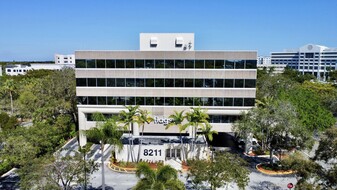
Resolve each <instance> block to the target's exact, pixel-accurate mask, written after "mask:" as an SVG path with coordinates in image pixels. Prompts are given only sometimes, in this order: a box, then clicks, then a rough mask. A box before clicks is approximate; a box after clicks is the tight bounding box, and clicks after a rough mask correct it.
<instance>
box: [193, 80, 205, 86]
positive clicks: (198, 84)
mask: <svg viewBox="0 0 337 190" xmlns="http://www.w3.org/2000/svg"><path fill="white" fill-rule="evenodd" d="M194 87H196V88H201V87H204V79H194Z"/></svg>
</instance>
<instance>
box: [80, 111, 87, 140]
mask: <svg viewBox="0 0 337 190" xmlns="http://www.w3.org/2000/svg"><path fill="white" fill-rule="evenodd" d="M86 123H87V118H86V117H85V114H84V113H83V112H81V111H80V110H78V128H79V144H80V146H84V145H85V144H87V137H86V136H85V134H84V130H86V129H87V128H86Z"/></svg>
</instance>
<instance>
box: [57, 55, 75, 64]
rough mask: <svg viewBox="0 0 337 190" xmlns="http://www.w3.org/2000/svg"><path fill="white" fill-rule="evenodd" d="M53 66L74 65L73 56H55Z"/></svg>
mask: <svg viewBox="0 0 337 190" xmlns="http://www.w3.org/2000/svg"><path fill="white" fill-rule="evenodd" d="M54 58H55V64H61V65H63V64H73V65H74V64H75V55H73V54H72V55H61V54H55V56H54Z"/></svg>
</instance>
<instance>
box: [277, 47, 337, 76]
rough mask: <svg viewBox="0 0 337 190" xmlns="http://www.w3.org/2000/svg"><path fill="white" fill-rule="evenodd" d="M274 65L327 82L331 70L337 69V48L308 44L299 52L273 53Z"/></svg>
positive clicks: (298, 50)
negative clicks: (286, 67)
mask: <svg viewBox="0 0 337 190" xmlns="http://www.w3.org/2000/svg"><path fill="white" fill-rule="evenodd" d="M271 63H272V64H273V65H287V66H288V67H290V68H292V69H296V70H298V71H299V72H301V73H303V74H305V73H308V74H312V75H315V76H316V77H317V79H318V80H322V81H325V80H326V76H327V74H328V72H329V71H330V70H336V69H337V48H328V47H325V46H320V45H314V44H308V45H305V46H302V47H300V48H299V49H297V50H285V51H284V52H272V53H271Z"/></svg>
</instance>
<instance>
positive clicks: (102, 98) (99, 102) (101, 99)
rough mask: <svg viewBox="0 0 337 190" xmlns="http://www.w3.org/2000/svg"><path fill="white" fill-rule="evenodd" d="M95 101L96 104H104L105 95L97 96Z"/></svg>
mask: <svg viewBox="0 0 337 190" xmlns="http://www.w3.org/2000/svg"><path fill="white" fill-rule="evenodd" d="M97 102H98V105H106V97H105V96H100V97H97Z"/></svg>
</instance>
